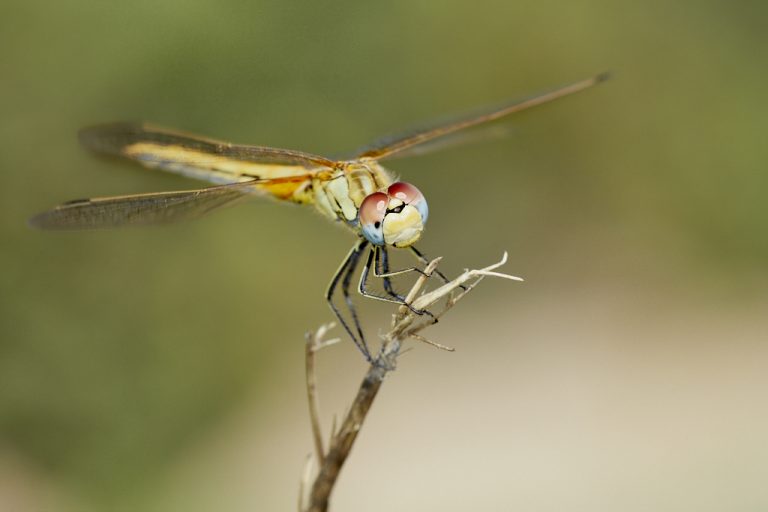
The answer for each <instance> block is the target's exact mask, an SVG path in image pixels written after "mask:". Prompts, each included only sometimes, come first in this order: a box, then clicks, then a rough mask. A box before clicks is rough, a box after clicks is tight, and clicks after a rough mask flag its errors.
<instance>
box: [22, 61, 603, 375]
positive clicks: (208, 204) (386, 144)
mask: <svg viewBox="0 0 768 512" xmlns="http://www.w3.org/2000/svg"><path fill="white" fill-rule="evenodd" d="M606 78H608V75H607V74H605V73H604V74H599V75H595V76H593V77H591V78H588V79H585V80H581V81H578V82H574V83H571V84H568V85H565V86H563V87H559V88H556V89H553V90H549V91H547V92H543V93H539V94H536V95H533V96H529V97H526V98H524V99H521V100H516V101H511V102H507V103H506V104H503V105H501V106H496V107H493V108H486V109H484V110H482V111H479V112H476V113H474V114H469V115H464V116H459V117H456V118H454V120H452V121H449V122H443V123H438V124H432V125H429V127H427V128H422V129H416V130H410V131H408V132H405V133H402V134H399V135H394V136H389V137H386V138H384V139H379V140H377V141H375V142H373V143H372V144H370V145H368V146H365V147H364V148H361V149H359V150H358V151H356V152H355V153H354V155H353V156H352V157H351V158H346V159H333V158H327V157H323V156H319V155H315V154H311V153H307V152H303V151H296V150H292V149H281V148H273V147H266V146H253V145H241V144H233V143H229V142H223V141H219V140H214V139H210V138H206V137H201V136H198V135H192V134H187V133H183V132H180V131H175V130H169V129H165V128H161V127H158V126H154V125H151V124H147V123H131V122H118V123H111V124H103V125H97V126H93V127H88V128H84V129H83V130H81V131H80V133H79V138H80V142H81V143H82V145H83V146H85V147H86V148H87V149H89V150H92V151H94V152H96V153H103V154H108V155H116V156H119V157H123V158H127V159H130V160H134V161H136V162H138V163H139V164H141V165H143V166H145V167H148V168H153V169H160V170H163V171H168V172H171V173H177V174H180V175H183V176H186V177H189V178H195V179H199V180H202V181H207V182H209V183H211V184H212V186H209V187H207V188H201V189H195V190H181V191H172V192H156V193H146V194H135V195H122V196H112V197H96V198H90V199H77V200H74V201H68V202H65V203H63V204H61V205H59V206H56V207H55V208H53V209H51V210H48V211H45V212H42V213H40V214H38V215H36V216H34V217H32V218H31V219H30V225H31V226H33V227H36V228H40V229H44V230H82V229H102V228H113V227H121V226H129V225H148V224H159V223H167V222H172V221H177V220H182V219H191V218H197V217H200V216H202V215H205V214H208V213H210V212H212V211H214V210H218V209H221V208H223V207H225V206H230V205H233V204H236V203H239V202H242V201H244V200H247V199H249V198H251V197H252V196H254V195H257V196H267V197H271V198H275V199H278V200H281V201H286V202H290V203H296V204H300V205H312V206H314V208H315V209H316V210H317V211H319V212H320V214H322V215H323V216H325V217H327V218H328V219H330V220H332V221H334V222H337V223H340V224H342V225H343V226H346V227H347V228H349V230H351V231H352V233H353V234H354V235H355V236H356V237H357V241H356V242H355V244H354V245H353V247H352V248H351V250H350V251H349V252H348V253H347V256H346V257H345V258H344V260H343V261H342V263H341V265H340V266H339V268H338V269H337V271H336V272H335V274H334V275H333V277H332V279H331V281H330V284H329V285H328V288H327V289H326V292H325V300H326V301H327V302H328V304H329V305H330V308H331V310H332V311H333V313H334V315H335V316H336V317H337V318H338V320H339V322H340V324H341V325H342V326H343V328H344V330H345V331H346V332H347V333H348V335H349V336H350V338H351V339H352V341H353V342H354V344H355V345H356V346H357V348H358V349H359V350H360V351H361V352H362V354H363V355H364V356H365V358H366V360H368V361H369V362H373V361H374V358H373V356H372V353H371V350H370V348H369V346H368V343H367V341H366V337H365V335H364V331H363V328H362V324H361V322H360V318H359V316H358V314H357V311H356V309H355V305H354V301H353V300H352V295H351V293H350V288H351V286H352V280H353V277H354V276H355V275H356V272H357V270H358V268H359V265H360V263H361V261H362V260H363V259H365V263H364V265H363V267H362V271H361V273H360V277H359V279H358V282H357V292H358V293H359V294H360V295H362V296H363V297H366V298H370V299H376V300H381V301H385V302H391V303H395V304H399V305H402V306H406V307H408V308H410V309H411V310H412V311H413V312H414V313H416V314H419V315H425V314H427V315H431V313H429V312H428V311H426V310H416V309H414V308H413V306H411V304H409V303H408V302H407V301H406V300H405V297H404V296H403V295H401V294H398V293H397V292H396V291H395V289H394V287H393V284H392V278H393V277H395V276H400V275H403V274H408V273H410V272H417V273H422V274H423V273H424V271H423V270H422V268H420V267H419V266H413V267H409V268H405V269H402V270H395V271H393V270H391V269H390V264H389V254H388V250H389V249H390V248H396V249H406V250H408V251H409V252H410V253H411V254H413V255H414V256H415V258H416V260H417V261H418V263H419V264H420V265H426V264H427V263H428V261H427V258H426V256H425V255H424V254H423V253H422V252H421V251H419V250H418V249H417V248H416V247H415V243H416V242H418V241H419V240H420V239H421V237H422V234H423V232H424V226H425V224H426V222H427V218H428V217H429V208H428V207H427V201H426V199H425V198H424V195H423V194H422V193H421V192H420V191H419V189H418V188H416V186H414V185H412V184H410V183H407V182H404V181H396V180H395V178H394V175H393V174H392V173H391V172H390V171H388V170H387V169H385V168H384V167H383V166H382V165H381V162H382V161H383V160H386V159H390V158H394V157H401V156H407V155H409V154H414V153H417V152H418V151H419V150H421V149H424V148H428V147H429V146H430V145H433V146H434V147H444V146H445V145H448V144H452V143H455V142H456V141H458V140H460V136H461V135H467V134H469V133H472V131H465V130H469V129H471V128H474V127H477V126H479V125H484V124H486V123H490V122H492V121H496V120H499V119H502V118H505V117H506V116H509V115H511V114H514V113H516V112H520V111H523V110H526V109H529V108H532V107H535V106H538V105H542V104H544V103H548V102H550V101H553V100H556V99H558V98H562V97H565V96H568V95H571V94H574V93H577V92H580V91H583V90H585V89H589V88H590V87H593V86H595V85H597V84H599V83H601V82H603V81H604V80H606ZM451 137H454V139H452V138H451ZM441 142H442V145H441V144H440V143H441ZM366 251H367V253H366ZM370 274H373V276H374V277H375V278H378V279H381V285H382V286H381V288H382V289H383V293H382V292H381V291H379V292H374V291H371V289H370V287H369V285H368V282H369V279H370ZM435 274H436V275H437V277H439V278H440V279H442V280H443V281H444V282H448V281H449V280H448V278H447V277H446V276H445V275H444V274H443V273H441V272H439V271H436V272H435ZM339 292H341V295H342V297H343V300H344V304H345V307H346V309H345V310H344V311H343V310H342V308H340V307H339V306H338V305H337V295H338V293H339ZM345 316H346V318H345Z"/></svg>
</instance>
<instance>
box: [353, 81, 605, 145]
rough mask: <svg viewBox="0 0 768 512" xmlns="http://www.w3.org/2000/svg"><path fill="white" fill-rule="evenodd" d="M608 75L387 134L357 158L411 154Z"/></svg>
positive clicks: (582, 88) (569, 92)
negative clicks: (431, 143) (456, 117)
mask: <svg viewBox="0 0 768 512" xmlns="http://www.w3.org/2000/svg"><path fill="white" fill-rule="evenodd" d="M608 77H609V75H608V74H607V73H603V74H600V75H596V76H594V77H592V78H588V79H586V80H582V81H580V82H575V83H572V84H569V85H566V86H564V87H560V88H559V89H555V90H552V91H549V92H545V93H543V94H538V95H535V96H531V97H529V98H525V99H523V100H518V101H515V102H512V103H509V104H506V105H503V106H501V107H494V108H492V109H488V110H486V111H483V112H480V113H476V114H472V115H469V116H465V117H462V118H459V119H457V120H455V121H451V122H448V123H443V124H438V125H436V126H432V127H429V128H424V129H417V130H413V131H409V132H406V133H404V134H399V135H394V136H389V137H385V138H383V139H381V140H379V141H376V142H374V143H372V144H371V145H369V146H366V147H365V148H362V149H361V150H359V151H358V152H357V154H356V158H371V159H374V160H383V159H386V158H390V157H394V156H395V155H397V156H401V154H403V155H404V154H405V153H406V150H407V152H408V153H410V154H413V153H414V152H415V149H416V147H417V146H418V145H420V144H425V143H427V142H430V141H433V140H435V139H438V138H441V137H445V136H447V135H451V134H454V133H456V132H458V131H459V130H464V129H467V128H472V127H474V126H478V125H481V124H483V123H488V122H490V121H495V120H497V119H501V118H503V117H506V116H509V115H511V114H514V113H516V112H521V111H523V110H527V109H529V108H532V107H535V106H538V105H542V104H544V103H548V102H550V101H553V100H556V99H558V98H562V97H564V96H568V95H571V94H574V93H577V92H579V91H583V90H584V89H588V88H590V87H593V86H595V85H597V84H599V83H601V82H603V81H605V80H606V79H608ZM457 140H458V139H457Z"/></svg>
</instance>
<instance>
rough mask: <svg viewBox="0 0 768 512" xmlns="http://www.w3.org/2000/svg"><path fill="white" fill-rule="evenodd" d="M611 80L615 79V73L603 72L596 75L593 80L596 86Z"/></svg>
mask: <svg viewBox="0 0 768 512" xmlns="http://www.w3.org/2000/svg"><path fill="white" fill-rule="evenodd" d="M611 78H613V71H603V72H602V73H598V74H597V75H595V76H594V78H593V79H592V80H594V82H595V84H601V83H603V82H605V81H608V80H610V79H611Z"/></svg>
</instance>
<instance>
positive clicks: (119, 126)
mask: <svg viewBox="0 0 768 512" xmlns="http://www.w3.org/2000/svg"><path fill="white" fill-rule="evenodd" d="M143 127H144V123H137V122H132V121H118V122H114V123H102V124H94V125H91V126H86V127H84V128H81V129H80V130H78V132H77V139H78V141H79V142H80V145H82V146H83V147H84V148H86V149H89V150H91V151H96V152H98V153H109V154H116V153H119V152H120V150H121V148H122V146H123V145H124V143H125V140H126V137H130V136H131V135H133V134H136V133H140V132H141V130H142V129H143Z"/></svg>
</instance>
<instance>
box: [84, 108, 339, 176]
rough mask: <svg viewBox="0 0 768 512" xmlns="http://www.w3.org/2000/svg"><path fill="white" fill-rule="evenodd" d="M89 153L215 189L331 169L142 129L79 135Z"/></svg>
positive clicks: (298, 156) (311, 159) (317, 161)
mask: <svg viewBox="0 0 768 512" xmlns="http://www.w3.org/2000/svg"><path fill="white" fill-rule="evenodd" d="M80 142H81V143H82V144H83V146H85V147H86V148H88V149H90V150H92V151H95V152H98V153H104V154H110V155H118V156H122V157H125V158H129V159H131V160H136V161H138V162H139V163H141V164H142V165H144V166H146V167H151V168H158V169H162V170H165V171H170V172H174V173H177V174H182V175H184V176H187V177H190V178H195V179H201V180H205V181H209V182H211V183H216V184H226V183H238V182H245V181H251V180H254V179H258V180H266V179H274V178H286V177H291V176H296V175H304V174H307V173H313V172H318V171H320V170H322V169H326V170H327V169H329V168H333V167H334V166H335V165H336V162H334V161H333V160H330V159H328V158H325V157H322V156H317V155H312V154H310V153H304V152H301V151H294V150H290V149H280V148H270V147H266V146H246V145H239V144H231V143H228V142H222V141H218V140H214V139H208V138H205V137H200V136H197V135H191V134H185V133H181V132H176V131H172V130H168V129H166V128H160V127H157V126H153V125H150V124H144V123H112V124H104V125H98V126H92V127H89V128H85V129H83V130H81V131H80Z"/></svg>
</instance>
